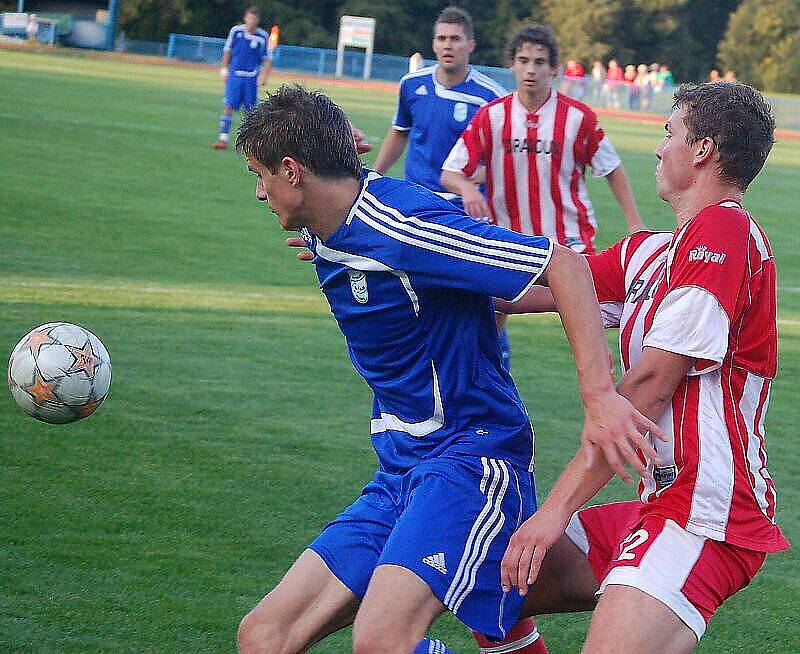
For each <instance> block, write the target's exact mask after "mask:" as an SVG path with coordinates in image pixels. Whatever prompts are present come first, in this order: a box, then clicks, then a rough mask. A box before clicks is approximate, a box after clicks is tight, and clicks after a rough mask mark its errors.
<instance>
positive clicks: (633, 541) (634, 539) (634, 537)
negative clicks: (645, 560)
mask: <svg viewBox="0 0 800 654" xmlns="http://www.w3.org/2000/svg"><path fill="white" fill-rule="evenodd" d="M648 538H650V534H648V533H647V530H646V529H639V530H638V531H634V532H633V533H632V534H631V535H630V536H628V537H627V538H626V539H625V540H623V541H622V542H621V543H620V547H621V548H622V551H621V552H620V554H619V556H618V557H617V561H630V560H632V559H635V558H636V555H635V554H634V553H633V551H632V550H635V549H636V548H637V547H639V545H641V544H642V543H644V542H645V541H646V540H647V539H648Z"/></svg>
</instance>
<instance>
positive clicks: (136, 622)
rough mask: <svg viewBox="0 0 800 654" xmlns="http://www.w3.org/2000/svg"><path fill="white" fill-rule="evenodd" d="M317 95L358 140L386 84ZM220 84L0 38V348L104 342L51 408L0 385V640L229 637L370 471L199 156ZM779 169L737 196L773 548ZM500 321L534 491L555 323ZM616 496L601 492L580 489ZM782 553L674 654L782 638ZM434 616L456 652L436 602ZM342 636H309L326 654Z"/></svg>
mask: <svg viewBox="0 0 800 654" xmlns="http://www.w3.org/2000/svg"><path fill="white" fill-rule="evenodd" d="M273 81H275V82H278V81H280V78H278V77H277V76H276V77H275V79H274V80H273ZM325 88H326V90H328V91H330V93H331V94H332V95H333V97H334V98H335V99H336V100H337V101H338V102H339V103H340V104H341V105H342V106H343V107H344V108H345V109H346V111H348V113H349V114H350V116H351V118H352V119H353V121H354V122H355V123H356V124H358V125H359V126H361V127H362V128H363V129H364V130H365V131H366V132H367V134H368V135H369V137H370V139H371V140H372V141H373V143H374V144H375V145H376V146H377V145H378V143H379V141H380V139H381V138H382V136H383V134H384V133H385V131H386V128H387V126H388V124H389V121H390V120H391V116H392V112H393V108H394V96H393V94H392V93H389V92H384V91H379V90H368V91H365V90H359V89H356V88H347V87H337V86H333V85H331V86H326V87H325ZM220 94H221V85H220V82H219V79H218V75H217V73H216V72H215V71H213V70H207V69H199V68H177V67H167V66H151V65H142V64H133V63H127V62H123V61H106V60H94V59H88V58H80V57H68V56H63V55H43V54H31V53H18V52H10V51H4V50H0V97H2V98H3V99H4V102H2V104H0V120H2V128H0V244H1V245H0V248H1V250H0V312H1V314H2V319H0V352H6V353H7V352H10V350H11V348H12V347H13V345H14V344H15V343H16V342H17V340H18V339H19V338H20V337H21V336H22V335H23V334H25V333H26V332H27V331H28V330H29V329H31V328H32V327H33V326H35V325H37V324H39V323H43V322H49V321H54V320H66V321H71V322H77V323H79V324H82V325H84V326H86V327H88V328H89V329H91V330H92V331H94V332H95V333H96V334H97V335H98V336H99V337H100V338H101V339H102V340H103V341H104V342H105V344H106V346H107V347H108V350H109V352H110V353H111V357H112V363H113V369H114V383H113V386H112V392H111V397H110V398H109V399H108V401H107V402H106V403H105V405H104V406H103V407H101V408H100V409H99V410H98V412H97V414H96V415H94V416H92V417H91V418H90V419H88V420H85V421H81V422H79V423H76V424H72V425H66V426H50V425H45V424H42V423H38V422H36V421H34V420H31V419H29V418H27V417H26V416H24V415H23V414H22V413H21V412H20V411H19V410H18V409H17V408H16V406H15V405H14V403H13V401H12V399H11V396H10V394H8V393H5V394H3V395H2V397H1V398H0V466H1V467H2V469H0V651H2V652H11V651H14V652H16V651H20V652H21V651H25V652H112V651H113V652H187V653H188V652H230V651H232V650H233V649H234V637H235V632H236V627H237V624H238V621H239V619H240V618H241V616H242V615H243V614H244V613H245V612H246V611H247V610H248V609H249V608H250V607H251V606H252V605H253V604H254V603H255V602H256V601H257V600H258V599H260V597H261V596H262V595H263V594H264V593H265V592H266V591H268V590H269V589H270V588H271V587H272V586H273V585H274V584H275V583H276V582H277V581H278V579H279V578H280V576H281V575H282V573H283V572H284V571H285V570H286V569H287V568H288V566H289V565H290V564H291V562H292V561H293V560H294V559H295V558H296V557H297V555H298V554H299V553H300V552H301V551H302V549H303V547H304V546H305V544H306V543H307V542H308V541H309V540H310V539H312V538H313V537H314V536H315V535H316V534H317V533H318V531H319V530H320V528H321V527H322V526H323V525H324V524H325V522H326V520H327V519H328V518H330V517H332V516H333V515H334V514H335V513H336V512H337V511H338V510H340V509H341V508H343V507H344V506H346V505H347V504H348V503H349V502H350V501H352V499H353V498H354V497H355V496H356V495H357V494H358V492H359V489H360V487H361V486H362V485H363V484H364V483H365V482H366V481H367V480H368V479H369V478H370V477H371V474H372V472H373V470H374V466H375V457H374V454H373V453H372V450H371V447H370V441H369V435H368V419H369V411H370V395H369V392H368V390H367V388H366V387H365V385H364V384H363V382H362V381H361V380H360V379H359V378H358V377H357V376H356V374H355V373H354V372H353V370H352V368H351V366H350V364H349V361H348V358H347V354H346V351H345V345H344V340H343V338H342V336H341V335H340V334H339V332H338V330H337V327H336V324H335V322H334V320H333V319H332V318H331V316H330V315H329V312H328V310H327V305H326V303H325V301H324V300H323V298H322V297H321V295H320V293H319V291H318V290H317V285H316V280H315V276H314V272H313V269H312V267H311V266H309V265H307V264H301V263H299V262H297V261H296V260H295V258H294V253H292V252H289V251H287V250H286V248H285V247H284V246H283V239H284V235H283V234H282V232H281V231H280V229H279V227H278V225H277V222H276V219H275V217H274V216H273V215H272V214H271V213H270V212H269V210H268V209H267V208H266V207H265V206H264V205H259V204H257V203H256V202H255V200H254V195H253V191H254V188H253V187H254V181H255V180H254V178H253V177H252V176H250V175H248V174H246V172H245V166H244V163H243V161H242V160H241V158H239V157H237V155H236V154H235V153H233V152H231V151H228V152H222V153H221V152H216V151H213V150H212V149H211V147H210V145H211V142H212V140H213V139H214V137H215V135H216V129H217V120H218V114H219V106H220V97H221V96H220ZM604 126H605V127H606V130H607V132H608V133H609V134H610V135H611V137H612V139H613V141H614V143H615V144H616V146H617V148H618V149H619V150H620V152H621V154H622V157H623V160H624V162H625V164H626V167H627V169H628V171H629V174H630V175H631V178H632V182H633V186H634V189H635V192H636V196H637V199H638V202H639V206H640V208H641V211H642V214H643V216H644V217H645V218H646V221H647V222H648V223H649V224H651V225H653V226H656V227H659V228H671V226H672V216H671V213H670V211H669V208H668V207H667V206H666V205H664V204H663V203H661V202H660V200H659V199H658V198H657V196H656V195H655V192H654V188H653V187H654V185H653V178H652V172H653V167H654V163H655V159H654V157H653V155H652V150H653V148H654V147H655V145H656V143H657V141H658V140H659V138H660V133H661V130H660V129H659V128H658V127H657V126H654V125H645V124H638V123H632V122H626V123H623V122H613V121H610V120H607V121H604ZM373 156H374V155H373ZM368 159H370V158H369V157H368ZM395 172H396V173H398V174H400V172H401V168H400V167H399V166H398V167H397V168H396V169H395ZM799 174H800V141H794V142H786V143H778V145H777V146H776V147H775V150H774V152H773V153H772V155H771V157H770V161H769V163H768V164H767V167H766V170H765V171H764V173H763V174H762V176H761V178H760V180H758V181H757V182H756V183H755V184H754V185H753V187H752V189H751V191H750V192H749V193H748V196H747V198H748V199H747V204H748V206H749V208H750V210H751V211H752V212H753V213H754V214H755V215H756V216H757V217H759V219H760V220H761V222H762V224H763V226H764V227H765V229H766V230H767V232H768V234H769V235H770V237H771V240H772V243H773V246H774V248H775V251H776V256H777V261H778V270H779V285H780V295H779V301H780V316H779V318H780V325H779V329H780V333H781V340H780V348H781V366H780V375H779V378H778V380H777V382H776V384H775V387H774V394H773V398H772V403H771V408H770V413H769V417H768V421H767V424H768V432H769V450H770V455H771V457H770V462H771V464H770V470H771V472H772V474H773V477H774V478H775V480H776V483H777V485H778V489H779V492H780V501H779V520H780V523H781V524H782V526H783V528H784V531H785V533H786V534H787V536H788V537H789V539H790V540H793V541H794V542H795V543H798V542H800V516H798V513H797V511H796V510H795V509H796V507H797V506H798V504H799V503H800V472H798V470H799V469H800V456H798V453H797V449H796V447H797V444H798V417H799V415H798V401H797V382H798V379H800V256H799V255H798V252H800V247H799V246H800V239H798V236H797V218H798V215H797V198H798V192H800V182H798V175H799ZM589 185H590V192H591V195H592V198H593V200H594V202H595V207H596V210H597V213H598V216H599V220H600V223H601V233H600V242H601V244H603V245H606V244H609V243H611V242H613V241H614V240H616V239H617V238H619V237H620V236H621V234H622V233H623V229H624V223H623V220H622V218H621V217H620V215H619V213H618V211H617V209H616V207H615V205H614V202H613V199H612V197H611V195H610V193H609V191H608V188H607V185H606V184H604V183H603V182H602V181H600V182H598V181H594V180H593V181H590V183H589ZM510 329H511V336H512V341H513V345H514V357H515V358H514V376H515V378H516V380H517V383H518V385H519V387H520V390H521V392H522V395H523V397H524V398H525V400H526V402H527V403H528V406H529V408H530V410H531V412H532V414H533V416H534V424H535V425H536V428H537V436H538V439H537V479H538V483H539V491H540V495H544V494H545V493H546V492H547V490H548V489H549V488H550V486H551V485H552V483H553V481H554V479H555V476H556V475H557V473H558V472H559V471H560V470H561V468H562V467H563V465H564V464H565V463H566V461H567V460H568V459H569V457H570V456H571V454H572V453H573V451H574V450H575V448H576V446H577V443H578V438H579V426H580V420H581V409H580V402H579V398H578V396H577V386H576V382H575V378H574V373H573V371H572V364H571V359H570V354H569V349H568V347H567V344H566V342H565V339H564V337H563V333H562V331H561V328H560V324H559V323H558V322H557V321H556V320H554V319H552V318H550V317H522V318H519V319H516V320H513V321H511V326H510ZM613 336H615V335H613ZM609 337H610V338H612V335H610V336H609ZM534 356H535V357H536V358H537V360H538V361H541V360H542V359H544V364H541V363H540V364H539V365H537V366H534V363H533V360H534ZM792 398H794V399H792ZM630 497H633V489H631V488H628V487H624V486H623V485H622V484H619V483H615V484H614V485H612V486H611V487H609V488H608V489H607V490H606V491H605V492H604V495H603V498H604V499H609V498H630ZM798 563H800V557H799V556H798V554H797V550H796V549H794V550H790V551H789V552H786V553H783V554H780V555H776V556H772V557H770V558H769V559H768V561H767V563H766V566H765V567H764V569H763V571H762V572H761V573H760V574H759V576H758V577H757V578H756V580H755V581H754V582H753V584H752V585H751V586H750V587H749V588H748V589H746V590H745V591H743V592H742V593H740V594H739V595H738V596H736V597H734V598H733V599H732V600H730V601H729V602H728V604H727V605H726V606H725V607H723V609H722V610H721V611H720V613H719V614H718V616H717V617H716V619H715V620H714V622H713V623H712V626H711V628H710V630H709V632H708V634H707V637H706V638H705V639H704V641H703V643H702V645H701V647H700V648H699V651H701V652H706V653H712V652H743V653H744V652H747V653H749V652H755V651H758V652H759V653H760V654H768V653H777V652H797V651H800V641H799V640H798V634H799V633H800V622H799V621H798V613H800V577H799V575H798ZM632 619H634V618H633V616H632ZM587 623H588V616H587V615H572V616H554V617H544V618H542V619H541V620H540V626H541V630H542V633H543V634H544V636H545V638H546V640H547V642H548V645H549V647H550V651H551V652H553V653H554V654H557V653H562V652H578V651H579V649H580V643H581V642H582V638H583V635H584V633H585V630H586V626H587ZM434 631H435V633H436V634H437V635H438V636H440V637H442V638H443V639H445V640H446V641H447V642H448V644H449V645H450V646H451V647H453V648H454V649H455V650H456V651H459V652H470V651H475V647H474V645H473V644H472V639H471V637H470V636H469V635H468V633H467V632H466V630H465V629H464V628H463V627H461V626H460V625H459V624H458V623H457V622H456V621H455V620H453V619H451V618H449V617H446V618H443V619H442V620H440V621H439V622H438V623H437V624H436V625H435V627H434ZM349 637H350V635H349V632H345V633H341V634H338V635H337V636H336V637H334V638H332V639H329V640H327V641H325V642H324V643H322V644H321V645H319V646H318V647H317V648H316V649H315V651H319V652H346V651H348V646H349Z"/></svg>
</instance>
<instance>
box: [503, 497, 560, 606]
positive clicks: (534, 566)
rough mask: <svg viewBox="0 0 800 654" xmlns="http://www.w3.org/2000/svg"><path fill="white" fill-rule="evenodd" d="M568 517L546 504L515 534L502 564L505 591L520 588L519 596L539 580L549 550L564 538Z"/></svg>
mask: <svg viewBox="0 0 800 654" xmlns="http://www.w3.org/2000/svg"><path fill="white" fill-rule="evenodd" d="M568 521H569V515H567V516H560V515H558V514H557V513H556V512H555V511H551V510H549V509H548V506H547V503H546V502H545V503H544V504H543V505H542V506H541V507H540V508H539V510H538V511H537V512H536V513H534V514H533V515H532V516H531V517H530V518H528V519H527V520H526V521H525V522H523V523H522V525H521V526H520V528H519V529H517V531H516V532H514V535H513V536H512V537H511V540H510V541H509V543H508V547H507V548H506V553H505V555H504V556H503V560H502V562H501V563H500V584H501V585H502V587H503V592H504V593H507V592H509V591H510V590H511V589H512V588H517V589H518V590H519V594H520V595H525V594H526V593H527V592H528V586H529V585H530V584H532V583H533V582H535V581H536V578H537V577H538V576H539V570H540V569H541V567H542V561H544V557H545V554H547V551H548V550H549V549H550V548H551V547H552V546H553V545H554V544H555V543H556V541H557V540H558V539H559V538H561V535H562V534H563V533H564V530H565V529H566V528H567V522H568Z"/></svg>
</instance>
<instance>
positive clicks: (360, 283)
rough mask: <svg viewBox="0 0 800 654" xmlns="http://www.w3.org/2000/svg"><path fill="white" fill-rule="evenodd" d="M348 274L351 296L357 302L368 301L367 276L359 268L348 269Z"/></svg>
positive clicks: (364, 302) (363, 302)
mask: <svg viewBox="0 0 800 654" xmlns="http://www.w3.org/2000/svg"><path fill="white" fill-rule="evenodd" d="M347 274H348V275H350V290H351V291H352V293H353V298H354V299H355V301H356V302H358V303H359V304H366V303H367V302H369V290H368V289H367V276H366V275H365V274H364V273H363V272H362V271H360V270H348V271H347Z"/></svg>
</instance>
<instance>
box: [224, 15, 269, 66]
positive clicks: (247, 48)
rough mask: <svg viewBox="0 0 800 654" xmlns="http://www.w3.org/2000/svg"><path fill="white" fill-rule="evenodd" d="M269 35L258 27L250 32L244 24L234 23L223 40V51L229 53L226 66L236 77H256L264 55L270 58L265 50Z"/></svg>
mask: <svg viewBox="0 0 800 654" xmlns="http://www.w3.org/2000/svg"><path fill="white" fill-rule="evenodd" d="M268 41H269V35H268V34H267V33H266V32H265V31H264V30H262V29H261V28H260V27H257V28H256V31H255V32H253V33H252V34H251V33H250V32H248V31H247V27H246V26H245V25H235V26H234V27H232V28H231V31H230V32H229V33H228V38H227V39H226V40H225V46H224V47H223V51H224V52H230V53H231V63H230V65H229V66H228V67H229V68H230V70H231V72H232V73H233V74H234V75H236V76H237V77H256V76H257V75H258V71H259V70H261V64H262V63H263V62H264V57H269V58H271V55H270V54H269V52H268V50H267V42H268Z"/></svg>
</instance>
